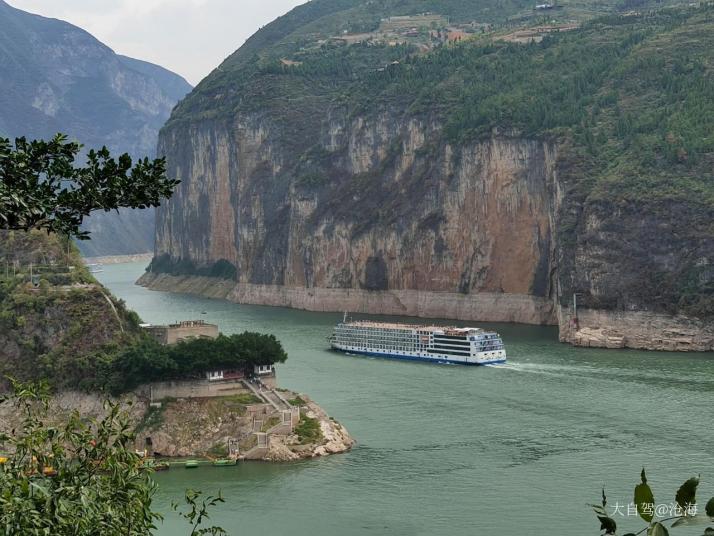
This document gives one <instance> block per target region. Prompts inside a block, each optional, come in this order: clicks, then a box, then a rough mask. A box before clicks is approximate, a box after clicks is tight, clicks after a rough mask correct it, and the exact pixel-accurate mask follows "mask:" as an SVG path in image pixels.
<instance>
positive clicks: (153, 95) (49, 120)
mask: <svg viewBox="0 0 714 536" xmlns="http://www.w3.org/2000/svg"><path fill="white" fill-rule="evenodd" d="M0 29H1V30H0V135H2V136H7V137H16V136H26V137H28V138H46V137H49V136H52V135H54V134H56V133H57V132H64V133H67V134H69V135H70V136H71V137H72V138H74V139H76V140H78V141H80V142H81V143H83V144H84V145H85V146H87V147H99V146H102V145H106V146H107V147H109V149H111V150H112V151H113V152H115V153H120V152H127V153H129V154H131V155H132V156H134V157H137V158H138V157H144V156H150V157H153V156H154V155H155V152H156V140H157V136H158V131H159V129H160V128H161V126H162V125H163V124H164V122H165V121H166V119H167V118H168V117H169V114H170V113H171V110H172V108H173V107H174V105H175V104H176V103H177V102H178V101H179V100H180V99H182V98H183V97H184V96H185V95H186V94H187V93H188V92H189V91H190V90H191V86H190V84H189V83H188V82H186V80H184V79H183V78H181V77H180V76H178V75H176V74H174V73H172V72H171V71H168V70H166V69H164V68H162V67H159V66H158V65H153V64H151V63H147V62H144V61H140V60H136V59H133V58H128V57H126V56H120V55H118V54H115V53H114V51H112V50H111V49H110V48H109V47H107V46H106V45H104V44H102V43H101V42H99V41H98V40H97V39H95V38H94V37H93V36H92V35H90V34H89V33H87V32H86V31H84V30H82V29H81V28H78V27H76V26H73V25H71V24H68V23H66V22H63V21H60V20H57V19H49V18H45V17H41V16H38V15H33V14H30V13H27V12H24V11H21V10H19V9H15V8H13V7H11V6H10V5H8V4H7V3H6V2H4V1H2V0H0ZM153 221H154V214H153V211H142V212H137V213H132V214H131V215H130V216H127V215H126V214H122V215H120V216H118V215H116V214H108V215H107V214H99V215H96V216H93V217H92V218H91V219H90V221H88V222H87V229H88V230H90V231H92V241H91V242H85V243H82V244H80V249H81V250H82V252H83V253H84V254H87V255H110V254H128V253H138V252H145V251H150V250H151V249H152V248H153V231H154V224H153Z"/></svg>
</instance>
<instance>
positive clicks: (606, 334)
mask: <svg viewBox="0 0 714 536" xmlns="http://www.w3.org/2000/svg"><path fill="white" fill-rule="evenodd" d="M137 284H138V285H141V286H143V287H146V288H148V289H149V290H158V291H165V292H180V293H183V294H190V295H194V296H204V297H208V298H215V299H224V300H228V301H231V302H234V303H241V304H252V305H268V306H273V307H290V308H293V309H301V310H307V311H320V312H343V311H345V310H347V311H350V312H352V313H358V314H382V315H399V316H410V317H421V318H448V319H453V320H460V321H474V322H506V323H514V324H531V325H557V326H558V327H559V340H560V342H564V343H568V344H572V345H573V346H580V347H589V348H609V349H614V348H632V349H638V350H656V351H670V352H710V351H714V324H713V323H711V322H709V323H707V322H705V321H702V320H698V319H693V318H687V317H684V316H673V315H666V314H660V313H651V312H646V311H603V310H588V309H579V310H578V324H577V327H575V326H574V324H573V322H572V315H571V314H570V311H569V310H568V309H567V308H563V307H557V308H556V307H554V305H553V304H552V302H550V301H549V300H548V299H546V298H539V297H536V296H529V295H520V294H518V295H517V294H494V293H480V294H469V295H464V294H458V293H451V292H422V291H410V290H393V291H367V290H361V289H324V288H291V287H281V286H277V285H252V284H245V283H236V282H235V281H232V280H227V279H219V278H213V277H205V276H175V275H170V274H161V273H152V272H146V273H144V274H143V275H142V276H141V277H140V278H139V280H138V281H137Z"/></svg>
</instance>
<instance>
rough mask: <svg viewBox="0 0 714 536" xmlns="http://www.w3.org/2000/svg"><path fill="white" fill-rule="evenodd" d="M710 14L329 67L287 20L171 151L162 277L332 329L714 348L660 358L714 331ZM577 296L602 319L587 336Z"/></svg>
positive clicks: (386, 51) (358, 50)
mask: <svg viewBox="0 0 714 536" xmlns="http://www.w3.org/2000/svg"><path fill="white" fill-rule="evenodd" d="M315 5H316V4H315ZM313 7H314V6H313ZM710 11H711V9H710V8H706V7H705V8H702V9H700V10H696V9H691V10H681V11H674V10H673V11H664V12H662V13H659V14H654V15H652V14H650V15H647V16H644V17H609V18H605V19H600V20H596V21H593V22H591V23H588V24H586V25H584V27H583V29H581V30H578V31H576V32H572V33H568V34H564V35H560V36H557V37H553V38H550V39H548V40H544V41H543V43H541V44H540V45H537V46H536V45H529V46H520V45H512V44H506V45H504V44H498V43H497V42H490V41H489V42H487V43H484V42H476V43H474V44H462V45H457V46H435V47H434V48H433V49H431V50H430V51H429V52H424V50H423V47H422V48H419V49H415V48H414V47H412V46H410V45H409V44H407V45H403V46H402V47H401V48H400V47H394V46H389V45H385V44H384V43H380V41H379V39H378V38H370V39H369V40H368V41H367V42H363V43H361V44H355V45H338V46H330V45H327V44H323V45H320V46H319V47H311V46H310V45H309V44H308V45H306V44H305V43H306V42H307V41H309V39H310V38H311V37H312V38H314V35H313V34H310V36H308V35H307V34H305V31H306V30H305V28H307V26H305V27H300V28H302V29H299V30H295V31H294V32H293V33H292V34H291V33H290V32H285V31H283V30H284V29H285V26H286V24H287V23H286V21H285V20H282V19H281V20H280V21H276V23H275V24H276V25H277V26H275V27H274V28H272V29H271V30H270V31H267V33H266V32H259V33H258V34H256V37H255V38H254V39H252V40H251V41H249V42H248V43H246V46H245V47H244V48H243V49H241V50H239V51H238V52H237V53H236V54H235V55H234V56H233V57H231V58H229V59H228V60H227V61H226V62H225V63H224V64H223V66H222V67H221V69H220V70H217V71H216V72H215V73H214V74H213V75H212V76H211V77H209V79H207V80H206V81H204V82H203V83H202V84H201V85H200V86H199V87H198V88H197V89H196V90H195V91H194V93H193V94H192V95H191V96H190V97H189V98H187V99H186V100H185V101H184V102H182V103H181V105H179V107H178V108H177V109H176V111H175V112H174V114H173V116H172V119H171V120H170V121H169V123H168V124H167V126H166V127H165V128H164V130H163V131H162V134H161V138H160V151H161V153H162V154H165V155H166V156H167V158H168V161H169V166H170V172H171V173H172V174H174V175H175V176H177V177H180V178H181V179H182V181H183V182H182V184H181V186H180V187H179V189H178V191H177V194H176V196H175V197H174V198H173V199H172V200H171V201H170V203H168V204H167V205H166V206H165V207H162V208H161V210H160V212H159V219H158V225H157V243H156V251H155V258H154V261H153V262H152V265H151V271H150V273H147V275H146V276H145V277H144V278H143V279H142V281H143V283H144V284H147V285H149V286H151V287H153V288H163V289H175V290H181V291H187V292H199V293H205V294H209V295H212V296H220V297H226V298H229V299H234V300H237V301H241V302H249V303H265V304H271V305H287V306H292V307H300V308H306V309H314V310H345V309H348V310H351V311H358V312H373V313H375V312H381V313H395V314H396V313H398V314H407V315H419V316H443V317H452V318H459V319H469V320H491V321H499V320H502V321H518V322H529V323H560V325H561V336H562V338H563V339H564V340H568V341H570V342H574V343H579V341H584V340H585V339H588V337H585V336H584V333H587V330H594V331H600V332H603V331H608V330H611V329H612V328H617V323H618V322H620V323H621V325H622V326H625V325H627V326H628V327H627V328H626V331H629V332H630V333H631V334H632V336H630V337H624V338H623V341H622V345H625V346H632V347H652V348H664V347H667V348H672V349H695V350H709V349H712V348H713V345H712V340H711V338H709V337H708V336H699V335H697V334H695V335H694V336H691V337H689V338H690V339H691V340H690V342H689V343H683V344H679V343H678V344H669V343H666V344H662V343H661V342H657V340H656V339H657V334H656V332H657V328H656V327H655V328H652V326H662V325H669V326H670V327H672V329H673V332H678V333H690V335H691V330H692V329H695V330H696V329H699V330H700V331H701V330H704V332H706V331H707V330H709V328H710V326H711V318H712V317H713V316H714V284H713V280H712V271H711V269H710V266H711V264H712V262H714V243H713V242H712V236H713V233H712V228H711V223H710V222H711V221H712V219H713V217H714V188H712V184H714V182H713V177H712V175H713V172H712V171H713V168H712V165H711V162H712V161H713V160H712V155H714V146H713V144H712V143H710V142H709V141H707V140H708V138H707V137H706V129H703V127H702V125H703V123H701V121H697V120H695V119H694V116H693V115H692V111H693V110H694V109H695V108H696V109H697V110H699V113H700V114H701V113H705V112H704V111H705V110H707V112H706V113H709V111H711V110H714V99H712V95H711V94H710V92H707V91H706V90H705V89H704V88H706V87H707V86H708V84H709V82H710V79H711V70H710V69H708V68H707V67H706V66H707V65H711V64H712V61H713V58H712V56H711V50H712V49H711V48H710V47H708V46H707V45H704V44H703V43H710V42H711V40H712V37H711V36H712V33H711V31H710V30H711V25H712V23H711V20H712V19H711V17H710ZM297 12H300V13H302V12H301V11H300V10H299V9H298V10H296V12H295V13H297ZM294 16H297V15H294ZM330 20H332V19H330ZM310 28H313V29H314V26H310ZM279 29H280V30H281V31H280V32H278V30H279ZM271 32H272V33H271ZM296 35H299V36H300V39H298V38H297V37H296ZM269 36H272V37H273V38H274V41H273V42H272V43H268V44H266V40H267V39H268V37H269ZM497 37H498V36H495V37H494V38H497ZM261 39H262V41H261ZM259 41H261V43H262V49H261V48H260V47H258V46H257V45H256V43H258V42H259ZM290 43H301V44H302V46H301V48H298V49H295V46H296V45H290ZM291 46H292V47H293V48H292V49H291V48H290V47H291ZM424 46H427V45H424ZM415 50H418V52H415ZM251 54H255V55H254V56H250V55H251ZM249 57H250V58H252V59H251V61H248V59H249ZM683 57H688V58H690V60H689V61H690V63H689V64H687V65H683V64H681V58H683ZM286 58H289V62H288V63H287V64H286V63H285V62H286V61H287V60H286ZM375 67H376V68H375ZM675 81H677V82H676V83H675ZM652 87H656V90H655V91H654V92H653V91H652ZM613 88H615V89H613ZM695 103H696V104H695ZM573 296H577V297H578V302H579V307H580V310H582V311H587V310H589V311H591V312H592V313H593V314H586V313H583V314H582V315H581V314H579V313H580V310H579V311H578V317H577V318H576V315H575V311H574V310H573V308H572V307H571V305H570V304H571V303H572V298H573ZM598 312H603V313H610V312H612V313H616V314H612V315H611V314H598ZM639 313H647V314H651V315H655V316H656V317H657V318H658V319H660V320H661V321H657V322H654V323H649V324H648V325H647V326H645V324H644V322H646V321H645V318H646V317H647V315H645V316H642V315H639ZM638 315H639V316H638ZM618 318H619V319H620V320H618ZM623 318H625V319H626V320H627V322H622V319H623ZM647 318H650V317H647ZM692 326H701V327H700V328H692ZM640 328H641V329H640ZM580 332H582V333H580ZM659 338H660V339H661V338H662V337H659ZM590 339H592V337H590ZM664 339H667V337H664ZM602 345H606V344H602Z"/></svg>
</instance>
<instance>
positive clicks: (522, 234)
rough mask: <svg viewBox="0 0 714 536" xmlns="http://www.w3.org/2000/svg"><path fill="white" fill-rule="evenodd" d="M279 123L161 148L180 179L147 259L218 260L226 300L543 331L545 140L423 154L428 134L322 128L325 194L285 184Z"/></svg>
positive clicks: (549, 312) (547, 265) (550, 158)
mask: <svg viewBox="0 0 714 536" xmlns="http://www.w3.org/2000/svg"><path fill="white" fill-rule="evenodd" d="M276 128H277V126H276V125H274V124H272V123H271V122H270V121H266V120H261V119H260V118H259V117H257V116H246V117H239V118H238V119H237V120H236V122H235V123H234V124H232V125H218V124H213V125H203V126H202V128H200V129H189V130H186V131H183V130H182V131H170V132H169V133H168V135H167V136H165V137H164V138H163V139H162V142H161V143H162V145H161V150H162V152H165V153H166V154H168V155H170V156H169V162H170V166H171V168H172V169H171V171H172V173H175V174H177V175H178V176H181V177H182V180H183V182H182V184H181V185H180V187H179V190H178V191H177V193H176V195H175V198H174V199H173V200H171V201H169V202H168V203H167V204H166V205H165V207H162V208H161V209H160V216H159V225H158V227H157V244H156V251H157V253H158V254H159V255H168V256H169V257H170V258H171V259H187V260H188V259H190V261H191V262H193V263H195V264H197V265H200V266H207V265H213V264H215V263H216V262H218V261H224V262H228V263H230V265H232V266H233V267H235V274H236V277H235V279H236V284H235V285H234V286H232V287H231V288H230V289H227V292H226V293H225V294H224V296H223V297H228V298H230V299H234V300H237V301H241V302H247V303H267V304H271V305H287V306H291V307H299V308H305V309H312V310H338V311H339V310H345V309H348V310H351V311H357V312H377V311H379V312H384V313H391V314H408V315H415V316H443V317H453V318H463V319H478V320H495V321H518V322H528V323H536V324H549V323H555V321H556V317H555V314H554V312H553V307H552V298H553V292H554V280H553V255H554V250H553V245H554V239H553V228H552V214H553V213H554V211H555V205H556V204H557V202H558V201H557V184H556V171H555V170H556V168H555V166H556V160H557V153H556V149H555V147H554V146H552V145H551V144H549V143H546V142H542V141H535V140H523V139H518V138H513V137H509V136H506V135H497V136H493V137H492V138H491V139H489V140H487V141H485V142H482V143H477V144H473V145H471V146H469V147H466V148H462V149H461V150H460V151H459V152H458V154H457V153H455V152H454V151H453V150H452V149H451V148H450V147H448V146H445V147H441V148H440V149H439V150H438V152H437V154H431V153H428V152H426V151H425V150H424V149H425V144H426V143H427V140H428V139H429V138H430V137H431V136H432V134H433V131H434V130H435V129H437V128H439V126H438V125H434V124H431V125H429V124H423V123H420V122H417V121H409V122H407V123H404V124H400V123H399V122H395V121H392V120H390V119H389V118H387V117H383V118H381V120H380V121H378V122H376V123H367V122H365V121H363V120H361V119H357V120H354V121H352V122H349V121H347V119H346V118H334V119H333V120H331V121H330V122H328V123H327V124H326V125H325V126H324V130H323V131H322V133H321V134H320V136H319V137H316V139H313V140H311V144H312V147H311V149H310V150H312V151H313V152H326V153H329V154H330V162H331V164H330V165H331V166H332V168H333V169H332V172H333V174H334V177H335V178H336V179H337V180H336V181H334V182H331V184H330V187H329V188H326V189H323V188H314V187H310V186H301V185H296V184H295V183H294V182H291V181H290V180H288V177H286V174H288V173H290V171H288V170H286V168H287V167H290V166H291V159H292V158H294V156H293V155H294V148H293V147H285V146H282V145H281V144H279V143H276V142H275V139H276V137H277V136H276V134H274V133H273V132H272V131H273V130H274V129H276ZM315 142H317V144H316V145H315ZM388 147H391V148H392V154H389V155H388V154H385V151H386V148H388ZM380 165H381V166H383V169H382V172H381V173H380V175H379V177H377V178H371V177H367V179H366V180H365V181H364V183H363V187H359V185H357V186H356V185H355V182H354V181H353V180H351V179H352V178H353V177H355V176H361V175H369V174H371V173H374V169H375V167H378V166H380ZM340 178H341V180H340ZM370 213H372V214H370ZM385 215H387V216H388V218H389V220H390V223H389V224H388V225H387V226H383V225H377V224H376V220H377V218H379V219H383V218H384V216H385ZM149 277H150V276H149ZM145 281H146V282H149V278H148V277H147V279H145ZM151 281H152V283H151V284H152V285H161V283H160V282H159V281H160V280H156V279H151ZM172 284H173V282H171V283H168V285H172ZM164 286H165V285H164ZM189 286H190V285H189ZM162 288H163V287H162ZM185 290H190V289H185Z"/></svg>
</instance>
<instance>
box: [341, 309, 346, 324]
mask: <svg viewBox="0 0 714 536" xmlns="http://www.w3.org/2000/svg"><path fill="white" fill-rule="evenodd" d="M342 322H347V311H345V314H344V316H343V317H342Z"/></svg>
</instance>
